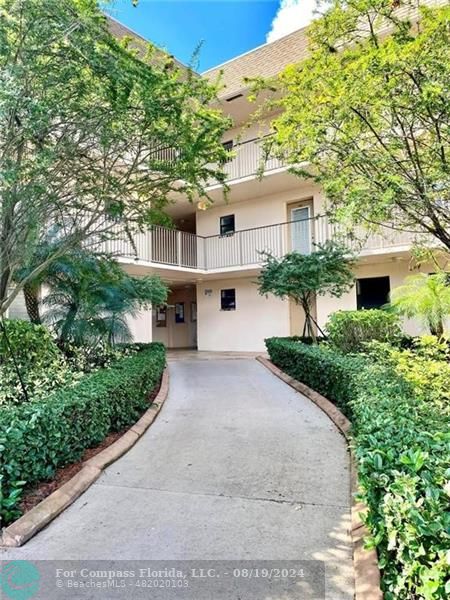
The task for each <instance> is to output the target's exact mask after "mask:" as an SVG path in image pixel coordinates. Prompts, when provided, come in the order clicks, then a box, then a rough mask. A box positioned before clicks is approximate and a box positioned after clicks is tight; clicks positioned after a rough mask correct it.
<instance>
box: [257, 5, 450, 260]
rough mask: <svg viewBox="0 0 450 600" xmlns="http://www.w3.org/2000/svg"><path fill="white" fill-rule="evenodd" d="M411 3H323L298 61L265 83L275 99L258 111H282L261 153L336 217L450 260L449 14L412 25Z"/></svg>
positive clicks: (428, 14) (432, 12)
mask: <svg viewBox="0 0 450 600" xmlns="http://www.w3.org/2000/svg"><path fill="white" fill-rule="evenodd" d="M417 4H418V3H417V2H415V1H412V0H397V1H395V2H393V1H392V0H362V1H361V0H345V1H343V0H332V2H331V7H330V8H329V9H328V10H327V11H326V12H325V14H324V15H323V16H322V17H321V18H319V19H317V20H316V21H315V22H314V23H313V24H312V25H311V26H310V29H309V50H310V52H309V56H308V58H307V59H306V60H304V61H303V62H301V63H300V64H296V65H290V66H288V67H287V68H286V69H285V71H284V72H283V73H282V74H281V75H280V76H279V77H278V78H277V79H276V80H275V81H271V82H270V84H271V85H272V86H274V87H275V89H277V88H278V89H279V91H280V92H281V93H280V98H281V99H277V100H274V101H271V102H269V106H268V107H267V108H268V109H270V111H273V110H274V109H277V110H279V111H280V110H281V113H280V116H278V117H276V118H275V119H274V121H273V126H274V129H275V131H276V133H275V136H274V147H273V148H272V150H273V151H275V152H277V153H279V154H280V155H281V156H283V157H284V159H285V160H286V161H287V162H288V163H289V164H290V165H291V166H292V169H293V171H294V172H296V173H297V174H299V175H301V176H302V177H303V176H308V177H313V178H315V180H316V181H317V182H319V183H320V184H321V185H322V186H323V189H324V190H325V193H326V196H327V198H328V199H329V202H330V206H329V210H330V212H331V213H332V215H334V216H335V217H336V218H338V219H340V220H343V221H349V222H350V223H353V224H361V223H364V222H365V223H366V224H367V225H368V226H369V228H371V227H375V228H376V227H378V226H379V225H380V224H383V223H387V224H389V225H392V226H393V227H394V228H397V229H400V230H410V231H411V230H412V231H420V232H422V233H423V232H425V233H428V234H431V236H434V238H435V240H434V241H436V240H437V241H439V242H440V243H442V244H443V245H444V247H446V248H447V249H449V248H450V168H449V165H450V163H449V154H450V134H449V132H450V102H449V101H448V91H449V81H450V60H449V54H448V48H449V47H450V6H449V5H448V3H447V4H446V5H444V6H434V7H426V6H423V7H421V8H420V17H419V13H418V11H417ZM423 4H430V3H426V2H424V3H423ZM414 7H415V9H414ZM409 9H411V10H409ZM418 19H419V20H418ZM388 32H389V33H390V35H387V33H388ZM265 85H267V82H266V84H265ZM256 87H258V86H256ZM299 165H306V166H303V167H301V166H299Z"/></svg>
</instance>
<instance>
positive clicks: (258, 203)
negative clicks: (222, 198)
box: [197, 180, 323, 236]
mask: <svg viewBox="0 0 450 600" xmlns="http://www.w3.org/2000/svg"><path fill="white" fill-rule="evenodd" d="M310 198H313V201H314V204H315V205H317V206H318V207H319V206H321V204H322V201H323V196H322V194H321V192H320V190H319V189H318V188H317V186H315V185H314V184H313V183H311V182H308V181H300V180H299V184H298V187H295V189H293V190H289V191H286V192H282V193H279V194H270V195H267V196H259V197H257V198H250V199H248V200H244V201H242V202H232V201H231V202H229V203H228V204H222V205H217V206H214V205H213V206H212V207H211V208H208V209H207V210H204V211H203V210H199V211H197V234H198V235H202V236H209V235H218V234H219V233H220V217H221V216H224V215H230V214H234V215H235V227H236V231H239V230H242V229H250V228H252V227H261V226H263V225H274V224H276V223H284V222H286V221H287V220H288V205H289V204H293V203H296V202H299V201H301V200H308V199H310ZM315 214H317V209H315Z"/></svg>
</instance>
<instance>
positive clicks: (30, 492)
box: [19, 381, 161, 514]
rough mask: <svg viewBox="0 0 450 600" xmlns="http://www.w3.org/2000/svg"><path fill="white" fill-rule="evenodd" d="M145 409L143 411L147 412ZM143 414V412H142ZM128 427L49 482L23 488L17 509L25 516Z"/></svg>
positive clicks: (58, 472)
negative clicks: (23, 493) (22, 495)
mask: <svg viewBox="0 0 450 600" xmlns="http://www.w3.org/2000/svg"><path fill="white" fill-rule="evenodd" d="M160 387H161V381H160V382H159V383H158V385H157V386H156V388H155V389H154V390H153V392H152V393H151V394H150V395H149V397H148V407H147V408H149V407H150V406H151V404H152V403H153V400H154V399H155V398H156V396H157V395H158V392H159V388H160ZM147 408H146V409H145V410H147ZM144 412H145V411H144ZM128 429H129V428H128V427H126V428H125V429H122V431H117V432H114V433H110V434H109V435H108V436H107V437H106V438H105V439H104V440H103V442H101V443H100V444H99V445H98V446H95V448H88V449H87V450H86V451H85V453H84V454H83V456H82V457H81V459H80V460H79V461H78V462H75V463H71V464H69V465H66V466H65V467H60V468H59V469H57V470H56V473H55V475H54V477H53V479H52V480H51V481H41V482H39V483H36V484H34V485H33V486H30V487H29V488H25V495H24V497H23V499H22V501H21V502H20V504H19V508H20V511H21V513H22V514H25V513H26V512H28V511H29V510H31V509H32V508H34V507H35V506H36V505H37V504H39V502H42V500H44V499H45V498H47V496H50V494H52V493H53V492H54V491H55V490H57V489H58V488H59V487H61V486H62V485H64V484H65V483H66V482H67V481H69V479H72V477H73V476H74V475H76V474H77V473H78V472H79V471H81V469H82V468H83V463H85V462H86V461H87V460H89V459H90V458H92V457H93V456H95V455H96V454H98V453H99V452H101V451H102V450H104V449H105V448H107V447H108V446H111V444H113V443H114V442H115V441H117V440H118V439H119V438H120V437H121V436H122V435H123V434H124V433H125V432H126V431H128Z"/></svg>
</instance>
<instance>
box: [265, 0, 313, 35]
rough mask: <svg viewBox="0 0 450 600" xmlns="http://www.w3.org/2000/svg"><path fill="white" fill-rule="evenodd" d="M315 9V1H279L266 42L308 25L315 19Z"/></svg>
mask: <svg viewBox="0 0 450 600" xmlns="http://www.w3.org/2000/svg"><path fill="white" fill-rule="evenodd" d="M316 8H317V0H280V7H279V8H278V11H277V14H276V15H275V17H274V19H273V21H272V28H271V30H270V31H269V33H268V34H267V36H266V42H274V41H275V40H277V39H278V38H280V37H283V36H284V35H287V34H288V33H292V32H293V31H296V30H297V29H301V28H302V27H306V25H309V24H310V23H311V21H312V20H313V19H314V17H315V14H314V11H315V10H316Z"/></svg>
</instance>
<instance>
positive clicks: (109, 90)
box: [0, 0, 229, 315]
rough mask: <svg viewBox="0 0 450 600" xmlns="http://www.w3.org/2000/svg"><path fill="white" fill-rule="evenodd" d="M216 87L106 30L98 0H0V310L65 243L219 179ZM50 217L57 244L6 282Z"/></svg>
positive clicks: (124, 230)
mask: <svg viewBox="0 0 450 600" xmlns="http://www.w3.org/2000/svg"><path fill="white" fill-rule="evenodd" d="M215 94H216V90H215V88H214V87H213V86H211V85H210V84H209V83H208V82H206V81H205V80H204V79H203V78H201V77H198V76H197V75H196V74H195V73H193V72H192V70H191V69H185V68H181V67H180V66H178V64H176V63H175V62H174V61H173V59H171V58H170V57H166V56H165V55H164V54H163V53H161V52H160V51H157V50H156V49H155V48H153V47H152V46H151V44H148V45H146V44H145V43H142V44H141V45H140V44H138V48H136V43H135V42H134V41H133V43H132V44H131V43H130V42H128V41H127V40H124V41H122V42H119V41H118V40H116V39H115V38H114V37H112V35H111V34H110V33H109V31H108V23H107V19H106V17H105V16H104V15H103V14H102V12H101V11H100V10H99V8H98V6H97V2H96V0H0V315H1V314H3V313H4V312H5V310H6V309H7V308H8V306H9V305H10V304H11V302H12V301H13V300H14V298H15V297H16V296H17V294H18V293H19V291H20V290H21V289H24V288H25V287H26V286H27V284H28V282H29V281H31V280H35V279H36V277H37V276H38V275H39V274H40V273H41V272H42V271H44V270H45V269H46V268H47V266H48V265H49V264H50V263H52V262H53V261H54V260H56V259H57V258H58V256H62V255H63V254H65V253H67V251H68V250H70V249H71V248H77V247H79V246H80V244H83V245H84V246H85V247H86V248H92V247H98V246H99V245H101V243H102V242H104V241H105V240H107V239H109V238H111V237H113V238H121V237H124V236H128V237H129V238H131V237H132V235H133V233H134V232H135V231H137V230H145V229H146V228H147V227H148V226H149V225H150V224H153V223H163V222H165V219H166V216H165V213H164V208H165V207H166V205H167V203H168V202H169V201H170V200H172V199H173V198H176V197H177V195H178V194H182V195H183V196H186V195H187V196H188V197H189V198H191V199H192V198H194V197H195V198H202V197H203V198H205V197H206V196H207V192H206V187H207V183H208V182H211V181H214V180H218V181H221V182H222V181H223V180H224V175H223V172H222V170H221V169H220V168H215V167H214V166H211V165H214V164H219V165H220V163H221V162H223V158H224V156H225V155H226V151H225V150H224V148H223V147H222V145H221V142H220V141H221V137H222V133H223V132H224V131H225V130H226V129H227V128H228V126H229V124H228V121H227V119H225V118H224V117H223V116H222V114H221V113H220V111H219V110H216V109H213V108H211V107H210V105H211V101H212V100H213V99H214V98H215ZM54 225H55V226H56V227H57V228H58V236H59V244H57V245H55V248H54V250H53V251H52V252H51V253H50V254H49V255H47V256H46V257H45V258H43V259H42V260H41V261H40V262H39V263H38V264H36V265H35V266H34V268H33V269H31V270H29V272H28V274H27V275H25V276H24V277H23V278H21V279H18V280H16V281H15V282H14V276H15V273H16V272H17V270H18V269H19V268H22V267H26V266H27V265H28V263H29V260H30V257H32V256H33V255H35V250H36V248H37V247H38V245H39V244H40V243H41V242H42V241H43V240H44V239H45V237H46V235H47V232H48V230H49V228H50V227H52V226H54Z"/></svg>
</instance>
